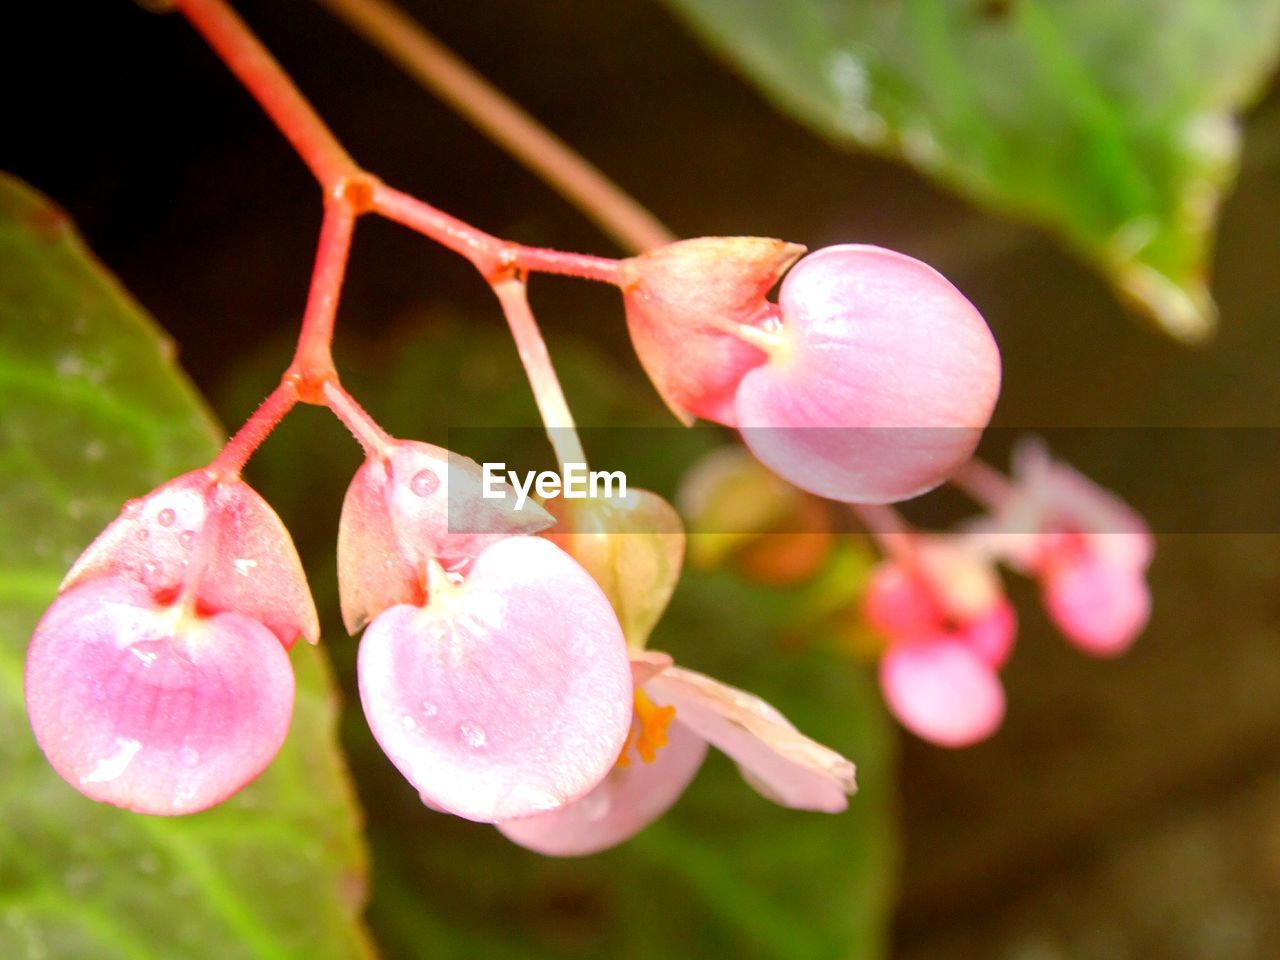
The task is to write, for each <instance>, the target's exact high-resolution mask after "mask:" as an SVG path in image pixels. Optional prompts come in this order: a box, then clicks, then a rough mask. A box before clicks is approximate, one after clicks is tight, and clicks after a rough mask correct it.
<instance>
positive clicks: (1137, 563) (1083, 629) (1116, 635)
mask: <svg viewBox="0 0 1280 960" xmlns="http://www.w3.org/2000/svg"><path fill="white" fill-rule="evenodd" d="M992 507H993V510H992V515H991V516H990V517H988V518H985V519H984V520H982V521H979V522H978V523H977V524H975V525H974V526H975V529H977V530H978V531H980V533H979V535H980V536H984V537H985V538H986V540H987V542H988V543H989V544H990V545H991V547H992V549H993V550H996V551H999V552H1000V553H1002V554H1003V555H1004V556H1005V558H1006V559H1007V560H1008V562H1009V563H1010V564H1011V565H1012V566H1014V567H1015V568H1017V569H1019V570H1021V571H1022V572H1024V573H1027V574H1030V575H1032V576H1034V577H1036V578H1037V579H1038V580H1039V581H1040V589H1041V594H1042V596H1043V598H1044V603H1045V609H1046V610H1047V611H1048V613H1049V616H1050V618H1051V619H1052V620H1053V622H1054V625H1055V626H1057V627H1058V629H1059V630H1061V631H1062V633H1063V635H1064V636H1065V637H1066V638H1067V639H1068V640H1070V641H1071V642H1072V643H1074V644H1075V645H1076V646H1077V647H1079V648H1080V649H1081V650H1083V651H1084V652H1085V653H1090V654H1093V655H1095V656H1104V657H1105V656H1116V655H1118V654H1120V653H1123V652H1124V651H1125V650H1127V649H1128V648H1129V647H1130V646H1131V645H1132V644H1133V642H1134V640H1136V639H1137V637H1138V634H1140V633H1141V632H1142V631H1143V629H1144V628H1145V627H1146V625H1147V621H1148V619H1149V617H1150V614H1151V594H1150V590H1149V588H1148V586H1147V581H1146V572H1147V568H1148V567H1149V566H1150V564H1151V559H1152V556H1153V554H1154V550H1155V541H1154V538H1153V537H1152V536H1151V531H1150V529H1149V528H1148V527H1147V524H1146V521H1144V520H1143V518H1142V517H1141V515H1139V514H1138V513H1137V512H1136V511H1135V510H1134V509H1133V508H1132V507H1130V506H1129V505H1128V504H1126V503H1125V502H1124V501H1123V500H1121V499H1120V498H1119V497H1117V496H1116V495H1115V494H1113V493H1111V492H1109V491H1107V490H1104V489H1102V488H1101V487H1099V486H1098V485H1097V484H1095V483H1094V482H1093V481H1092V480H1089V479H1088V478H1087V477H1085V476H1083V475H1082V474H1080V473H1079V472H1077V471H1076V470H1074V469H1072V468H1071V467H1069V466H1067V465H1066V464H1065V463H1061V462H1059V461H1055V460H1053V459H1051V458H1050V456H1049V454H1048V451H1047V450H1046V449H1045V447H1044V445H1043V444H1042V443H1038V442H1026V443H1023V444H1021V445H1019V447H1018V449H1017V450H1016V451H1015V454H1014V477H1013V480H1012V482H1011V483H1008V485H1007V489H1004V490H1003V491H1002V492H1001V495H1000V496H999V497H998V498H997V499H996V502H994V503H993V504H992Z"/></svg>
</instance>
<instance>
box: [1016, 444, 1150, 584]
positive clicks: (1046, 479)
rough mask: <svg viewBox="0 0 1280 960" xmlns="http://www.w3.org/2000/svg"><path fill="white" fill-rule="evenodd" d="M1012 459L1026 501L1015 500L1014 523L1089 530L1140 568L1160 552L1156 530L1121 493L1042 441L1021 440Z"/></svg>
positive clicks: (1102, 546)
mask: <svg viewBox="0 0 1280 960" xmlns="http://www.w3.org/2000/svg"><path fill="white" fill-rule="evenodd" d="M1013 462H1014V476H1015V477H1016V479H1017V483H1018V486H1019V487H1020V488H1021V489H1020V493H1021V499H1022V500H1023V501H1025V502H1024V503H1023V504H1020V505H1017V504H1015V505H1011V506H1012V507H1013V508H1015V509H1016V514H1015V515H1013V516H1011V517H1010V522H1011V523H1017V524H1019V525H1021V529H1022V530H1027V529H1033V530H1034V529H1044V530H1054V529H1066V530H1071V531H1077V532H1080V533H1083V534H1088V535H1089V539H1090V540H1097V547H1096V549H1099V550H1102V551H1103V552H1105V553H1107V554H1108V555H1110V556H1111V558H1112V560H1113V562H1115V563H1117V564H1120V565H1129V566H1133V567H1136V568H1140V569H1146V567H1148V566H1149V565H1150V563H1151V558H1152V555H1153V553H1154V552H1155V541H1154V539H1153V538H1152V536H1151V530H1150V528H1149V527H1148V526H1147V522H1146V520H1145V519H1143V517H1142V515H1141V514H1140V513H1138V512H1137V511H1136V510H1134V509H1133V508H1132V507H1131V506H1129V505H1128V504H1127V503H1125V502H1124V501H1123V500H1121V499H1120V498H1119V497H1118V496H1116V495H1115V494H1114V493H1112V492H1111V491H1110V490H1106V489H1104V488H1103V487H1100V486H1099V485H1098V484H1096V483H1094V482H1093V481H1092V480H1090V479H1089V478H1088V477H1086V476H1085V475H1084V474H1082V473H1080V472H1079V471H1078V470H1076V469H1074V468H1073V467H1071V466H1069V465H1068V464H1066V463H1063V462H1062V461H1060V460H1054V459H1053V458H1052V457H1050V455H1049V452H1048V449H1047V448H1046V447H1045V445H1044V443H1043V441H1039V440H1026V441H1023V442H1022V443H1020V444H1019V445H1018V447H1017V449H1016V450H1015V451H1014V457H1013ZM1037 512H1038V515H1037ZM1033 517H1034V523H1032V518H1033ZM1029 524H1031V525H1029ZM1014 529H1017V528H1014Z"/></svg>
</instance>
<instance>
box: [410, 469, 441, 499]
mask: <svg viewBox="0 0 1280 960" xmlns="http://www.w3.org/2000/svg"><path fill="white" fill-rule="evenodd" d="M409 489H410V490H412V491H413V492H414V493H416V494H417V495H418V496H420V497H429V496H431V495H432V494H433V493H435V492H436V491H437V490H439V489H440V478H439V477H437V476H436V475H435V472H434V471H432V470H419V471H418V472H417V473H415V474H414V475H413V479H412V480H410V481H409Z"/></svg>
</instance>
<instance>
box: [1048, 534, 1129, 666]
mask: <svg viewBox="0 0 1280 960" xmlns="http://www.w3.org/2000/svg"><path fill="white" fill-rule="evenodd" d="M1042 584H1043V589H1042V592H1043V595H1044V604H1045V609H1046V610H1047V611H1048V612H1049V616H1050V618H1052V620H1053V622H1054V624H1055V625H1056V626H1057V627H1058V629H1059V630H1061V631H1062V633H1063V634H1064V635H1065V636H1066V638H1067V639H1068V640H1070V641H1071V642H1072V643H1073V644H1075V645H1076V646H1077V647H1079V648H1080V649H1081V650H1083V651H1084V652H1086V653H1091V654H1093V655H1094V656H1099V657H1113V656H1118V655H1120V654H1122V653H1124V652H1125V651H1126V650H1128V649H1129V647H1130V646H1132V645H1133V642H1134V640H1136V639H1137V637H1138V634H1140V633H1141V632H1142V630H1143V628H1145V627H1146V625H1147V621H1148V619H1149V618H1150V616H1151V590H1150V588H1149V587H1148V586H1147V580H1146V577H1145V576H1144V575H1143V573H1142V572H1141V570H1138V569H1135V568H1134V567H1132V566H1129V565H1118V564H1115V563H1110V562H1108V561H1107V560H1106V559H1105V558H1103V557H1100V556H1096V555H1091V554H1086V555H1084V556H1081V557H1079V558H1077V559H1075V560H1074V561H1072V562H1068V563H1063V564H1061V565H1059V566H1056V567H1053V568H1051V569H1050V570H1049V571H1047V572H1046V573H1045V575H1044V576H1043V578H1042Z"/></svg>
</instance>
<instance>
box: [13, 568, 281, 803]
mask: <svg viewBox="0 0 1280 960" xmlns="http://www.w3.org/2000/svg"><path fill="white" fill-rule="evenodd" d="M293 693H294V683H293V670H292V669H291V668H290V665H289V657H288V654H287V653H286V652H285V650H284V647H283V646H281V644H280V641H279V640H278V639H277V638H276V637H275V635H274V634H272V632H271V631H270V630H268V629H267V628H266V627H264V626H263V625H262V624H260V623H258V622H257V621H254V620H250V619H248V618H247V617H244V616H241V615H240V614H236V613H220V614H217V615H215V616H213V617H188V618H183V617H182V616H181V615H180V613H179V610H178V608H176V607H161V606H158V605H157V604H156V603H155V602H154V601H153V600H152V599H151V595H150V594H149V593H148V591H147V590H146V588H145V587H143V586H142V585H140V584H138V583H136V582H134V581H133V580H131V579H129V578H127V577H123V576H114V577H101V578H98V579H94V580H89V581H86V582H84V583H82V584H80V585H79V586H77V587H73V588H72V589H70V590H68V591H66V592H65V593H63V594H62V596H60V597H59V598H58V599H57V600H56V601H54V603H53V606H51V607H50V608H49V610H48V612H47V613H46V614H45V615H44V618H43V619H42V620H41V621H40V624H39V626H37V627H36V632H35V635H34V636H33V637H32V640H31V647H30V650H29V651H28V654H27V669H26V702H27V711H28V713H29V715H30V718H31V727H32V730H33V731H34V732H35V736H36V741H37V742H38V743H39V744H40V749H42V750H43V751H44V753H45V756H47V757H48V758H49V762H50V763H51V764H53V767H54V769H56V770H57V771H58V773H59V774H60V775H61V776H62V777H63V778H64V779H65V780H66V781H67V782H68V783H70V784H71V785H72V786H73V787H75V788H76V789H77V790H79V791H80V792H81V793H83V794H85V795H86V796H88V797H90V798H92V799H94V800H100V801H104V802H106V803H112V804H115V805H116V806H120V807H125V808H126V809H129V810H133V811H136V812H138V813H150V814H162V815H172V814H184V813H195V812H196V811H198V810H203V809H205V808H206V807H210V806H213V805H214V804H216V803H219V802H221V801H222V800H225V799H226V798H227V797H229V796H230V795H231V794H233V793H235V792H236V791H237V790H239V789H240V788H241V787H243V786H244V785H245V784H247V783H248V782H249V781H251V780H252V779H254V778H255V777H256V776H257V775H258V774H259V773H261V772H262V771H263V770H264V769H265V768H266V766H267V764H269V763H270V762H271V760H272V758H273V757H274V756H275V755H276V753H277V752H278V751H279V749H280V746H281V744H282V743H284V739H285V735H286V734H287V732H288V729H289V720H290V716H291V714H292V711H293Z"/></svg>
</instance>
